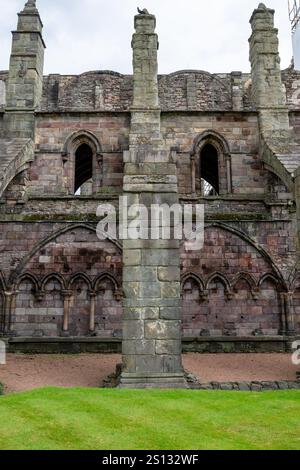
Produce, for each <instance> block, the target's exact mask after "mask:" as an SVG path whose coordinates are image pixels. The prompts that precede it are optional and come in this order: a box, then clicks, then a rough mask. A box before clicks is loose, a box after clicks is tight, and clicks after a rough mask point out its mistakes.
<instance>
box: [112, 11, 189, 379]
mask: <svg viewBox="0 0 300 470" xmlns="http://www.w3.org/2000/svg"><path fill="white" fill-rule="evenodd" d="M155 25H156V20H155V17H154V16H153V15H149V14H143V15H138V16H136V17H135V30H136V32H135V34H134V35H133V41H132V47H133V68H134V101H133V107H132V121H131V132H130V150H129V152H125V154H124V163H125V165H124V187H123V190H124V195H125V196H127V198H128V205H129V206H130V205H132V204H144V205H146V206H147V207H150V206H151V204H163V203H166V204H168V205H172V204H174V203H178V186H177V176H176V165H175V163H174V161H173V160H172V156H171V151H170V149H167V148H165V146H164V143H163V141H162V139H161V134H160V108H159V101H158V86H157V49H158V38H157V35H156V34H155ZM144 222H145V223H146V222H147V220H144ZM145 238H146V237H145ZM123 249H124V251H123V263H124V268H123V290H124V295H125V298H124V301H123V304H124V313H123V372H122V376H121V383H120V387H126V388H148V387H162V388H166V387H170V388H179V387H180V388H182V387H185V386H186V385H185V380H184V373H183V369H182V364H181V314H180V259H179V242H178V241H177V240H164V241H162V240H150V239H148V240H129V239H127V240H126V239H125V240H124V242H123Z"/></svg>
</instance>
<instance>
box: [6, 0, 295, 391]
mask: <svg viewBox="0 0 300 470" xmlns="http://www.w3.org/2000/svg"><path fill="white" fill-rule="evenodd" d="M134 23H135V24H134V26H135V32H134V35H133V40H132V50H133V75H121V74H119V73H116V72H111V71H94V72H87V73H84V74H82V75H78V76H74V75H70V76H67V75H59V74H51V75H48V76H44V75H43V58H44V49H45V43H44V40H43V35H42V28H43V25H42V22H41V18H40V15H39V12H38V9H37V6H36V1H35V0H29V1H28V2H27V3H26V5H25V7H24V9H23V11H21V12H20V13H19V15H18V26H17V29H16V30H15V31H13V33H12V34H13V35H12V52H11V59H10V66H9V71H2V72H0V197H1V199H0V218H1V221H0V226H1V229H0V245H1V250H0V334H1V336H2V338H5V340H6V341H7V343H8V347H9V350H11V351H39V352H40V351H45V352H47V351H48V352H49V351H50V352H51V351H53V352H56V351H61V352H74V351H75V352H76V351H77V352H78V351H106V352H109V351H121V347H122V351H123V373H122V377H121V384H122V385H123V386H128V387H131V386H143V384H144V385H145V384H146V385H156V386H166V385H172V386H178V387H180V386H184V376H183V371H182V366H181V350H182V347H183V350H184V351H210V352H215V351H236V352H243V351H244V352H246V351H287V350H289V348H290V345H291V342H292V341H293V340H294V339H295V338H296V337H297V335H300V265H299V230H300V226H299V218H300V72H298V71H296V70H294V68H293V66H291V67H290V68H288V69H287V70H283V71H282V70H281V69H280V58H279V53H278V32H277V30H276V29H275V28H274V11H273V10H271V9H268V8H266V6H265V5H264V4H260V5H259V6H258V8H257V9H256V10H255V11H254V12H253V15H252V17H251V20H250V23H251V28H252V32H250V28H249V34H251V36H250V40H249V45H250V62H251V74H248V73H241V72H232V73H219V74H210V73H208V72H203V71H201V70H183V71H178V72H174V73H172V74H170V75H158V72H157V71H158V64H157V49H158V38H157V35H156V33H155V26H156V19H155V17H154V16H153V15H151V14H149V13H148V12H147V11H142V12H141V13H139V14H138V15H136V16H135V21H134ZM245 26H246V25H245ZM129 46H130V38H129V41H128V47H129ZM199 65H200V66H201V64H199ZM122 194H123V195H126V196H127V197H128V201H129V203H130V204H131V203H132V204H138V203H142V204H145V205H146V206H150V205H151V204H152V203H159V204H163V203H166V204H170V205H172V204H174V203H178V202H180V203H182V204H191V205H195V204H204V205H205V241H204V246H203V248H202V249H201V250H198V251H188V250H186V249H185V244H184V242H181V241H179V240H135V241H134V240H124V241H123V242H121V241H116V240H112V239H107V240H100V239H99V238H98V237H97V234H96V227H97V222H98V218H97V217H96V210H97V207H98V206H99V204H104V203H109V204H113V205H115V206H116V207H117V206H118V203H119V196H120V195H122Z"/></svg>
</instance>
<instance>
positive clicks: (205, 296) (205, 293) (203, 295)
mask: <svg viewBox="0 0 300 470" xmlns="http://www.w3.org/2000/svg"><path fill="white" fill-rule="evenodd" d="M207 300H208V291H207V290H204V291H202V292H200V302H206V301H207Z"/></svg>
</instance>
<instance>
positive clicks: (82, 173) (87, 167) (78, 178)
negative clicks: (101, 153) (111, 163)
mask: <svg viewBox="0 0 300 470" xmlns="http://www.w3.org/2000/svg"><path fill="white" fill-rule="evenodd" d="M92 181H93V151H92V149H91V147H90V146H89V145H87V144H81V145H80V146H79V147H78V149H77V150H76V152H75V187H74V193H75V194H76V195H90V194H92Z"/></svg>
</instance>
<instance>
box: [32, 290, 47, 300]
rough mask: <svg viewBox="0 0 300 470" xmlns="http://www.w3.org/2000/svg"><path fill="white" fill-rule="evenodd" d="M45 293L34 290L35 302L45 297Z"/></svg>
mask: <svg viewBox="0 0 300 470" xmlns="http://www.w3.org/2000/svg"><path fill="white" fill-rule="evenodd" d="M45 295H46V292H45V291H38V292H35V294H34V296H35V298H36V300H37V302H42V301H43V300H44V298H45Z"/></svg>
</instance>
